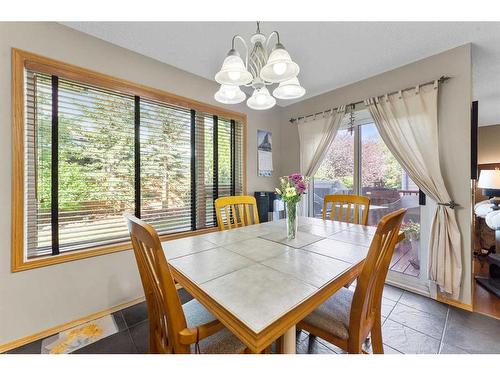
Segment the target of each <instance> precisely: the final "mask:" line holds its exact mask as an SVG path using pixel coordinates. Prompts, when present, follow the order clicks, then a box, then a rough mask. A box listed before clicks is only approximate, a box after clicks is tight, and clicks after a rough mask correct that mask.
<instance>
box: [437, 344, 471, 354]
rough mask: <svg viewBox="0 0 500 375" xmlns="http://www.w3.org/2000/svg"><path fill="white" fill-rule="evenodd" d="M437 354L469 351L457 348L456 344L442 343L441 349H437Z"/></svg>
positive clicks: (465, 352)
mask: <svg viewBox="0 0 500 375" xmlns="http://www.w3.org/2000/svg"><path fill="white" fill-rule="evenodd" d="M439 354H469V352H467V351H466V350H463V349H460V348H457V347H456V346H453V345H450V344H445V343H443V345H442V346H441V350H440V351H439Z"/></svg>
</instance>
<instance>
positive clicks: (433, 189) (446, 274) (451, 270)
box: [365, 82, 462, 298]
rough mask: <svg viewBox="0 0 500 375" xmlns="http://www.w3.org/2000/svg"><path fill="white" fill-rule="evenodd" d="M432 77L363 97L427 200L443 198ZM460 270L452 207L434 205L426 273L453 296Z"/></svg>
mask: <svg viewBox="0 0 500 375" xmlns="http://www.w3.org/2000/svg"><path fill="white" fill-rule="evenodd" d="M437 102H438V83H437V82H435V83H434V85H426V86H423V87H421V88H419V87H416V88H415V90H414V91H413V90H411V91H405V92H399V93H398V94H395V95H389V96H387V95H386V96H384V97H378V98H371V99H368V100H366V101H365V104H366V106H367V107H368V109H369V110H370V113H371V115H372V117H373V119H374V121H375V124H376V125H377V129H378V131H379V133H380V135H381V137H382V139H383V140H384V142H385V144H386V145H387V147H388V148H389V149H390V151H391V152H392V154H393V155H394V156H395V158H396V159H397V160H398V161H399V163H400V164H401V165H402V167H403V168H404V169H405V171H406V172H407V173H408V175H409V176H410V178H411V179H412V180H413V181H414V182H415V183H416V184H417V185H418V187H419V188H420V189H421V190H422V191H423V192H424V193H425V194H427V195H428V196H429V197H430V198H431V199H432V200H434V201H436V202H438V203H448V202H450V200H451V198H450V195H449V194H448V191H447V189H446V186H445V183H444V180H443V177H442V174H441V168H440V166H439V143H438V137H439V134H438V112H437ZM461 276H462V256H461V235H460V231H459V229H458V225H457V221H456V217H455V211H454V210H453V209H451V208H450V207H447V206H443V205H438V206H437V209H436V212H435V214H434V217H433V220H432V225H431V233H430V243H429V277H430V279H431V281H432V282H434V283H436V284H437V286H438V287H439V288H440V289H441V291H442V292H445V293H447V294H450V295H451V296H452V297H453V298H458V294H459V292H460V279H461Z"/></svg>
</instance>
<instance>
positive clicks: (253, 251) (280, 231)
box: [162, 217, 376, 354]
mask: <svg viewBox="0 0 500 375" xmlns="http://www.w3.org/2000/svg"><path fill="white" fill-rule="evenodd" d="M298 222H299V223H298V230H297V233H296V236H295V238H294V239H287V230H286V219H282V220H277V221H270V222H266V223H261V224H256V225H250V226H245V227H240V228H235V229H231V230H225V231H219V232H212V233H207V234H203V235H198V236H191V237H186V238H181V239H175V240H171V241H165V242H162V246H163V250H164V253H165V256H166V258H167V261H168V263H169V265H170V269H171V272H172V274H173V277H174V279H175V280H176V282H178V283H179V284H180V285H181V286H182V287H183V288H185V290H186V291H187V292H188V293H189V294H191V295H192V296H193V297H194V298H196V299H197V300H198V301H199V302H200V303H201V304H202V305H204V307H205V308H206V309H207V310H208V311H210V312H211V313H212V314H213V315H214V316H215V317H216V318H217V319H218V320H219V321H220V322H221V323H222V324H223V325H224V326H225V327H227V328H228V329H229V330H230V331H231V332H232V333H233V334H234V335H236V336H237V337H238V338H239V339H240V340H241V341H242V342H243V343H244V344H245V345H246V346H247V347H248V348H249V349H250V351H252V352H254V353H260V352H262V351H264V350H266V348H268V347H269V346H270V345H271V344H272V343H273V342H274V341H277V340H278V341H279V342H280V352H282V353H288V354H293V353H295V349H296V324H297V323H298V322H300V321H301V320H302V319H303V318H304V317H305V316H307V315H308V314H309V313H311V312H312V311H313V310H314V309H316V308H317V307H318V306H319V305H321V304H322V303H323V302H325V301H326V300H327V299H328V298H329V297H331V296H332V295H333V294H334V293H335V292H336V291H338V290H339V289H340V288H343V287H344V286H345V285H346V284H348V283H350V282H351V281H353V280H354V279H355V278H356V277H357V276H358V275H359V274H360V272H361V269H362V266H363V263H364V260H365V258H366V256H367V253H368V248H369V246H370V243H371V240H372V238H373V235H374V233H375V231H376V228H375V227H370V226H364V225H358V224H351V223H345V222H339V221H332V220H322V219H317V218H311V217H300V218H298Z"/></svg>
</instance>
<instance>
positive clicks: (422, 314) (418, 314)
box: [389, 302, 446, 349]
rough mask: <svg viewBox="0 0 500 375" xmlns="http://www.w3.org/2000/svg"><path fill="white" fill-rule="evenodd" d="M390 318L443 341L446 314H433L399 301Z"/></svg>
mask: <svg viewBox="0 0 500 375" xmlns="http://www.w3.org/2000/svg"><path fill="white" fill-rule="evenodd" d="M389 319H391V320H393V321H395V322H398V323H401V324H403V325H405V326H407V327H410V328H413V329H414V330H417V331H419V332H422V333H424V334H426V335H428V336H431V337H434V338H435V339H436V340H439V341H441V337H442V336H443V329H444V325H445V322H446V314H445V315H433V314H431V313H429V312H426V311H421V310H417V309H414V308H413V307H410V306H406V305H403V304H401V303H399V302H398V303H397V304H396V307H394V310H392V312H391V314H390V315H389ZM396 349H397V348H396Z"/></svg>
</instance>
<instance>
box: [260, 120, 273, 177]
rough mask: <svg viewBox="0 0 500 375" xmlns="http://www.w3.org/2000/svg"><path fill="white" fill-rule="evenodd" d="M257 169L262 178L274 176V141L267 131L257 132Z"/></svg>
mask: <svg viewBox="0 0 500 375" xmlns="http://www.w3.org/2000/svg"><path fill="white" fill-rule="evenodd" d="M257 168H258V175H259V176H260V177H271V176H272V175H273V139H272V133H271V132H269V131H267V130H257Z"/></svg>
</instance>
